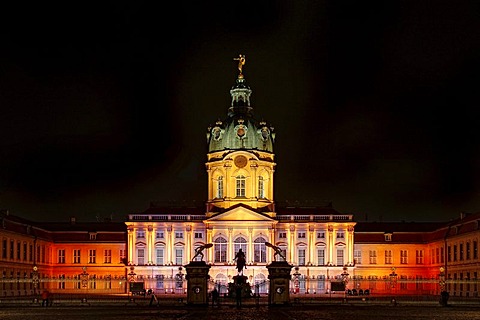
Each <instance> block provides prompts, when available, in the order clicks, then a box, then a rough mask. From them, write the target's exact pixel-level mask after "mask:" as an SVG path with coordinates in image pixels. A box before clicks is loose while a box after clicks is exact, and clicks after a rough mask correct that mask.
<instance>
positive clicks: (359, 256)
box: [353, 250, 362, 264]
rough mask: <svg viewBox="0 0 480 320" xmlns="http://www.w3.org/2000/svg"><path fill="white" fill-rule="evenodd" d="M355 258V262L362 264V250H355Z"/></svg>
mask: <svg viewBox="0 0 480 320" xmlns="http://www.w3.org/2000/svg"><path fill="white" fill-rule="evenodd" d="M353 260H354V261H355V264H362V250H354V251H353Z"/></svg>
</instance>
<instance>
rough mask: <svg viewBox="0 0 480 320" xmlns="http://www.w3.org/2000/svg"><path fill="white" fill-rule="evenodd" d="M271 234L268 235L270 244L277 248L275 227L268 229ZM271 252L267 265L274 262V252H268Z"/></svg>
mask: <svg viewBox="0 0 480 320" xmlns="http://www.w3.org/2000/svg"><path fill="white" fill-rule="evenodd" d="M268 231H269V233H268V242H270V243H271V244H273V245H274V246H276V243H275V229H274V228H273V227H270V228H269V229H268ZM268 250H269V251H270V254H269V255H268V259H267V263H271V262H272V261H273V254H274V252H273V250H270V249H267V251H268Z"/></svg>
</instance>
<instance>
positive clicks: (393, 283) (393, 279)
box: [388, 267, 397, 305]
mask: <svg viewBox="0 0 480 320" xmlns="http://www.w3.org/2000/svg"><path fill="white" fill-rule="evenodd" d="M395 270H396V269H395V267H392V272H391V273H390V274H389V275H388V276H389V277H390V291H391V292H392V295H393V294H394V292H395V287H396V285H397V273H396V272H395ZM392 303H393V304H394V305H397V301H396V300H395V297H393V298H392Z"/></svg>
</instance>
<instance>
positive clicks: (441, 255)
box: [440, 247, 445, 263]
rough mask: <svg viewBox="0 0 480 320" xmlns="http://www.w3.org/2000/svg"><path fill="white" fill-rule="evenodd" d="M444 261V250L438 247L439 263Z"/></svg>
mask: <svg viewBox="0 0 480 320" xmlns="http://www.w3.org/2000/svg"><path fill="white" fill-rule="evenodd" d="M444 262H445V252H444V250H443V247H441V248H440V263H444Z"/></svg>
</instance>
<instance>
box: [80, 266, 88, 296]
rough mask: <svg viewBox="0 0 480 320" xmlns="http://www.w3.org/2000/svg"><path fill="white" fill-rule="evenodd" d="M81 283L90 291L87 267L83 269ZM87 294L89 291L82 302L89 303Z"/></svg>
mask: <svg viewBox="0 0 480 320" xmlns="http://www.w3.org/2000/svg"><path fill="white" fill-rule="evenodd" d="M80 281H81V282H82V288H83V289H86V290H88V272H87V267H82V273H80ZM86 294H87V291H85V298H83V299H82V302H87V297H86Z"/></svg>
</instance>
